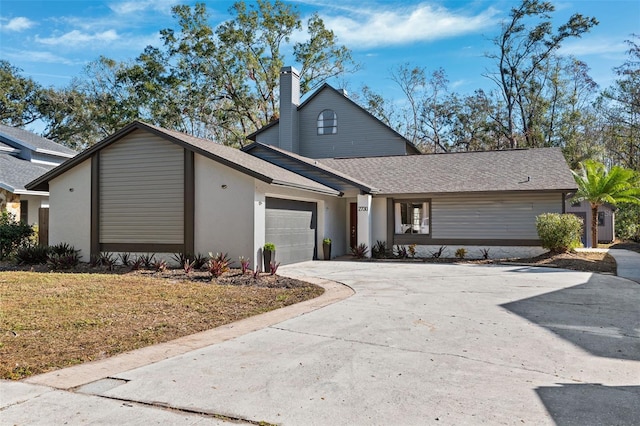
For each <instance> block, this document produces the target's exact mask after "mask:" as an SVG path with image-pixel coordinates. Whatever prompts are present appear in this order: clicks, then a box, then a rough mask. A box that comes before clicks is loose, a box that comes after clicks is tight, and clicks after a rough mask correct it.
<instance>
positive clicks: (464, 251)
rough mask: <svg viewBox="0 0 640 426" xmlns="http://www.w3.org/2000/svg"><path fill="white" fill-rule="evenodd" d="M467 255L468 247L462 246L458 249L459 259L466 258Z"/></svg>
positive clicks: (457, 255)
mask: <svg viewBox="0 0 640 426" xmlns="http://www.w3.org/2000/svg"><path fill="white" fill-rule="evenodd" d="M466 255H467V249H466V248H464V247H460V248H459V249H458V250H456V257H457V258H458V259H464V258H465V256H466Z"/></svg>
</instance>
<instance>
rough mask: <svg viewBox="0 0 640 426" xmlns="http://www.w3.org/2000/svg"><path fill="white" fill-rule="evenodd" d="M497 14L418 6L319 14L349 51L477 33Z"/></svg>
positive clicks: (424, 4)
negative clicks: (349, 48) (470, 12)
mask: <svg viewBox="0 0 640 426" xmlns="http://www.w3.org/2000/svg"><path fill="white" fill-rule="evenodd" d="M498 14H499V12H498V11H497V10H496V9H494V8H491V7H490V8H489V9H487V10H485V11H484V12H481V13H479V14H477V15H466V14H462V13H459V12H456V11H451V10H449V9H446V8H444V7H441V6H436V5H432V4H428V3H420V4H417V5H411V6H407V7H398V6H389V5H386V6H383V5H378V6H376V7H375V8H371V7H362V8H359V9H343V10H342V13H341V15H340V16H331V15H326V14H324V13H323V14H322V19H323V20H324V23H325V25H326V26H327V28H331V29H332V30H333V31H334V32H335V34H336V35H337V36H338V39H339V41H340V43H344V44H346V45H347V46H351V47H352V48H371V47H381V46H394V45H404V44H410V43H414V42H420V41H432V40H438V39H443V38H449V37H454V36H458V35H462V34H469V33H475V32H478V31H480V30H482V29H484V28H487V27H491V26H493V25H495V24H496V22H498V21H497V18H496V17H497V15H498Z"/></svg>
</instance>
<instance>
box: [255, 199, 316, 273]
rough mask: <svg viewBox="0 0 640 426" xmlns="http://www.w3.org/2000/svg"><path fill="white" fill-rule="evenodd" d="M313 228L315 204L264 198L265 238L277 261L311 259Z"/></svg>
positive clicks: (314, 223) (313, 240)
mask: <svg viewBox="0 0 640 426" xmlns="http://www.w3.org/2000/svg"><path fill="white" fill-rule="evenodd" d="M315 228H316V204H315V203H310V202H304V201H293V200H283V199H278V198H267V199H266V214H265V239H266V241H268V242H272V243H274V244H275V246H276V261H278V262H281V263H282V264H288V263H295V262H303V261H307V260H312V259H314V258H315V253H316V229H315Z"/></svg>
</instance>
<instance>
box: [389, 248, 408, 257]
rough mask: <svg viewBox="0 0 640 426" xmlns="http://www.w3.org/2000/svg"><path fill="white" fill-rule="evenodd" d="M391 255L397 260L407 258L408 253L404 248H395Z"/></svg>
mask: <svg viewBox="0 0 640 426" xmlns="http://www.w3.org/2000/svg"><path fill="white" fill-rule="evenodd" d="M393 254H394V255H395V256H396V257H397V258H398V259H406V258H407V257H409V252H408V251H407V247H406V246H400V245H398V246H395V248H394V249H393Z"/></svg>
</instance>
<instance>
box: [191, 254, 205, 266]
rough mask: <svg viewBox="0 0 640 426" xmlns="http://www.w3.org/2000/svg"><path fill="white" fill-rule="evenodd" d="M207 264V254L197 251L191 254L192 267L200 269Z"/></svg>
mask: <svg viewBox="0 0 640 426" xmlns="http://www.w3.org/2000/svg"><path fill="white" fill-rule="evenodd" d="M206 264H207V256H205V255H203V254H202V253H198V254H197V255H195V256H193V269H202V268H203V267H204V265H206Z"/></svg>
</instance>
